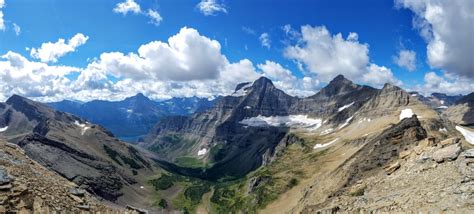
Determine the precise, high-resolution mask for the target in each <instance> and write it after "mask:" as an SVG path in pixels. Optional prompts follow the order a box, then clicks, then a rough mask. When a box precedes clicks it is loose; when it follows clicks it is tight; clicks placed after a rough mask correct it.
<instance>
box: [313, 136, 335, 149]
mask: <svg viewBox="0 0 474 214" xmlns="http://www.w3.org/2000/svg"><path fill="white" fill-rule="evenodd" d="M338 140H339V138H336V139H334V140H332V141H330V142H329V143H325V144H319V143H318V144H316V145H314V147H313V149H319V148H324V147H326V146H329V145H331V144H333V143H335V142H336V141H338Z"/></svg>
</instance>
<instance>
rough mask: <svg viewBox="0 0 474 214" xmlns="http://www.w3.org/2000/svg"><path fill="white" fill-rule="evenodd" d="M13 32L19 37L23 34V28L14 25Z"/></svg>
mask: <svg viewBox="0 0 474 214" xmlns="http://www.w3.org/2000/svg"><path fill="white" fill-rule="evenodd" d="M13 31H15V34H16V35H17V36H19V35H20V34H21V27H20V26H18V25H17V24H16V23H13Z"/></svg>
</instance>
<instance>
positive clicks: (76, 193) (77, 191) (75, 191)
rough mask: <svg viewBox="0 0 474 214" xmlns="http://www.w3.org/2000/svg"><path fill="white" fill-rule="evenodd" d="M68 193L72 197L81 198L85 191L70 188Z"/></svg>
mask: <svg viewBox="0 0 474 214" xmlns="http://www.w3.org/2000/svg"><path fill="white" fill-rule="evenodd" d="M69 193H70V194H71V195H74V196H79V197H83V196H84V195H85V194H86V191H85V190H83V189H79V188H71V189H69Z"/></svg>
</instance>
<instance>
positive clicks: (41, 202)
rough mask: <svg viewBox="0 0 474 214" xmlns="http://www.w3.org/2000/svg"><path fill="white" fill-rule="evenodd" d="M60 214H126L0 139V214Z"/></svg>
mask: <svg viewBox="0 0 474 214" xmlns="http://www.w3.org/2000/svg"><path fill="white" fill-rule="evenodd" d="M71 190H73V191H71ZM59 212H61V213H62V212H64V213H82V212H92V213H97V212H102V213H107V212H116V213H126V211H125V210H120V209H114V208H110V207H107V206H106V205H105V204H103V203H101V202H100V201H99V200H97V199H96V198H94V197H93V196H92V195H91V194H89V193H87V192H86V191H84V190H83V189H80V188H78V187H77V186H76V185H75V184H73V183H71V182H69V181H67V180H66V179H64V178H62V177H61V176H59V175H57V174H55V173H53V172H51V171H49V170H47V169H46V168H44V167H42V166H41V165H40V164H38V163H37V162H35V161H33V160H31V159H29V158H28V157H26V156H25V153H24V151H23V150H22V149H21V148H19V147H17V146H16V145H13V144H9V143H6V142H3V141H1V140H0V213H59Z"/></svg>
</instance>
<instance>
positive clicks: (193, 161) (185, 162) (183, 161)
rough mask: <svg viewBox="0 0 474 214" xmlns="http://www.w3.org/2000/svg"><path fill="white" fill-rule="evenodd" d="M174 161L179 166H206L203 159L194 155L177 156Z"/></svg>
mask: <svg viewBox="0 0 474 214" xmlns="http://www.w3.org/2000/svg"><path fill="white" fill-rule="evenodd" d="M174 163H175V164H176V165H178V166H182V167H188V168H204V167H205V164H204V162H203V161H202V160H199V159H197V158H194V157H189V156H184V157H179V158H176V160H175V161H174Z"/></svg>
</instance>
